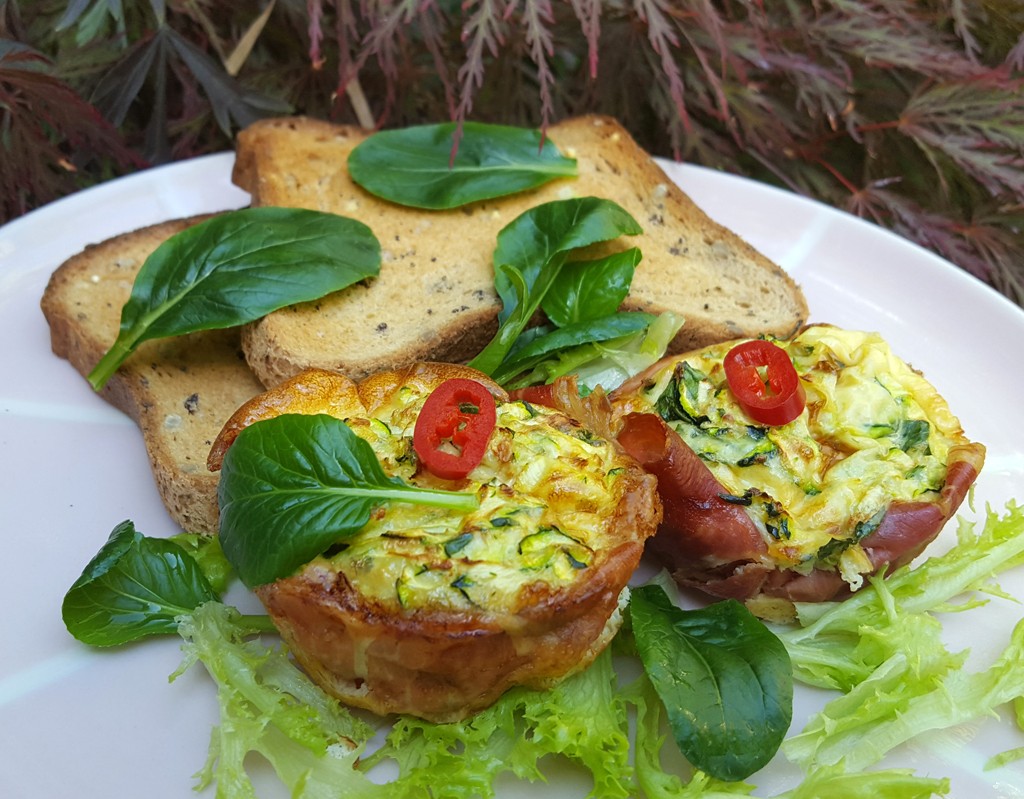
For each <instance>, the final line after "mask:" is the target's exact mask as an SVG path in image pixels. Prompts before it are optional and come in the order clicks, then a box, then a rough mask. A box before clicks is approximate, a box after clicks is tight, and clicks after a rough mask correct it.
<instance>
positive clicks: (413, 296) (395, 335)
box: [233, 116, 807, 386]
mask: <svg viewBox="0 0 1024 799" xmlns="http://www.w3.org/2000/svg"><path fill="white" fill-rule="evenodd" d="M548 135H549V136H550V138H551V139H552V141H554V142H555V144H557V145H558V146H559V148H560V149H561V150H562V152H563V153H564V154H566V155H570V156H573V157H575V158H576V159H577V160H578V170H579V176H578V177H576V178H568V179H562V180H557V181H555V182H553V183H550V184H548V185H546V186H544V187H542V188H540V189H537V190H534V191H530V192H526V193H523V194H519V195H514V196H512V197H508V198H503V199H499V200H494V201H488V202H480V203H476V204H473V205H470V206H467V207H465V208H461V209H455V210H452V211H424V210H417V209H411V208H405V207H402V206H398V205H395V204H392V203H389V202H386V201H383V200H380V199H377V198H376V197H374V196H372V195H371V194H369V193H368V192H366V191H364V190H363V189H361V188H360V187H358V186H357V185H355V184H354V183H353V182H352V181H351V180H350V178H349V177H348V172H347V169H346V159H347V157H348V154H349V152H351V150H352V149H353V148H354V147H355V146H356V145H357V144H358V143H359V142H361V141H362V140H363V139H364V138H366V136H367V133H366V132H365V131H363V130H362V129H360V128H356V127H349V126H338V125H332V124H329V123H326V122H321V121H317V120H312V119H307V118H301V117H297V118H296V117H293V118H284V119H270V120H263V121H260V122H256V123H255V124H253V125H251V126H250V127H249V128H247V129H246V130H244V131H242V132H241V133H240V134H239V136H238V141H237V147H236V150H237V160H236V163H235V169H234V175H233V179H234V181H235V183H236V184H237V185H239V186H240V187H241V188H243V189H245V190H246V191H248V192H250V194H251V195H252V203H253V205H279V206H290V207H302V208H312V209H316V210H321V211H329V212H333V213H337V214H342V215H345V216H351V217H354V218H356V219H359V220H361V221H362V222H365V223H366V224H368V225H369V226H370V228H371V229H372V230H373V231H374V233H375V234H376V235H377V237H378V238H379V239H380V242H381V246H382V252H383V264H382V266H381V272H380V276H379V277H378V278H377V279H375V280H373V281H368V282H366V283H365V284H362V285H360V286H357V287H354V288H350V289H347V290H346V291H344V292H340V293H337V294H334V295H331V296H329V297H327V298H324V299H323V300H320V301H318V302H315V303H306V304H303V305H297V306H293V307H291V308H287V309H284V310H281V311H277V312H275V313H272V314H270V315H268V316H267V317H265V318H264V319H262V320H261V321H259V322H256V323H254V324H252V325H250V326H248V327H247V328H246V329H245V331H244V333H243V336H242V345H243V349H244V351H245V353H246V358H247V359H248V361H249V364H250V366H251V367H252V369H253V371H255V372H256V374H257V375H258V376H259V378H260V379H261V381H263V383H265V384H266V385H268V386H271V385H274V384H276V383H278V382H280V381H281V380H283V379H285V378H288V377H290V376H292V375H294V374H296V373H297V372H298V371H300V370H301V369H303V368H304V367H307V366H315V367H320V368H327V369H337V370H340V371H343V372H345V373H346V374H348V375H349V376H351V377H352V378H354V379H357V380H358V379H361V378H362V377H364V376H366V375H367V374H370V373H372V372H375V371H378V370H380V369H385V368H397V367H401V366H405V365H408V364H409V363H412V362H415V361H419V360H424V359H431V360H447V361H454V362H462V361H466V360H468V359H469V358H471V357H472V356H473V355H475V354H476V353H477V352H478V351H479V350H480V349H481V348H482V347H483V346H484V345H485V344H486V343H487V341H488V340H489V339H490V338H491V336H492V335H493V334H494V331H495V329H496V324H497V322H496V317H497V313H498V311H499V309H500V301H499V300H498V298H497V296H496V294H495V292H494V289H493V280H494V268H493V263H492V260H491V259H492V254H493V251H494V246H495V243H496V240H497V234H498V232H499V231H500V230H501V228H503V227H504V226H505V225H507V224H508V223H509V222H511V221H512V220H513V219H514V218H515V217H517V216H518V215H519V214H520V213H522V212H523V211H525V210H527V209H528V208H530V207H532V206H535V205H538V204H540V203H543V202H547V201H550V200H556V199H563V198H568V197H572V196H577V197H583V196H599V197H604V198H607V199H611V200H615V201H616V202H618V203H619V204H620V205H622V206H623V207H624V208H626V210H628V211H629V212H630V213H631V214H632V215H633V216H634V217H635V218H636V220H637V221H638V222H639V223H640V224H641V226H642V227H643V228H644V234H643V235H641V236H637V237H635V238H630V239H629V245H630V246H632V245H636V246H638V247H640V249H641V250H642V252H643V261H642V262H641V264H640V266H639V267H638V268H637V271H636V276H635V277H634V280H633V286H632V290H631V292H630V296H629V298H628V299H627V301H626V303H625V305H624V308H626V309H629V310H643V311H649V312H655V313H656V312H659V311H664V310H669V311H674V312H676V313H679V314H681V315H682V316H683V317H684V318H685V324H684V325H683V327H682V329H681V330H680V332H679V334H678V335H677V337H676V339H675V340H674V341H673V343H672V346H671V348H670V351H671V352H682V351H687V350H691V349H695V348H698V347H702V346H705V345H707V344H710V343H713V342H716V341H723V340H727V339H732V338H739V337H743V336H752V335H757V334H760V333H771V334H774V335H777V336H788V335H790V334H792V333H794V332H795V331H796V330H797V329H798V328H799V327H800V325H802V324H803V323H804V322H805V321H806V319H807V304H806V301H805V300H804V297H803V294H802V292H801V291H800V288H799V287H798V286H797V285H796V284H795V283H794V282H793V280H792V279H791V278H790V277H789V276H788V275H787V274H786V273H785V272H784V271H783V270H782V269H781V268H779V267H778V266H776V265H775V264H774V263H772V262H771V261H769V260H768V259H767V258H765V257H764V256H762V255H761V254H760V253H758V252H757V251H755V250H754V249H753V248H752V247H750V246H749V245H748V244H747V243H746V242H744V241H742V240H741V239H740V238H739V237H738V236H736V235H735V234H734V233H732V232H731V231H729V230H727V229H726V228H724V227H722V226H721V225H719V224H717V223H716V222H714V221H712V220H711V219H710V218H709V217H708V216H707V215H706V214H704V213H703V212H702V211H701V210H700V209H699V208H698V207H697V206H696V205H695V204H694V203H693V202H692V201H691V200H690V199H689V197H687V196H686V195H685V194H684V193H683V192H682V191H681V190H680V189H679V188H678V187H677V186H676V185H675V184H674V183H673V182H672V181H671V180H670V179H669V178H668V177H667V175H665V173H664V171H663V170H662V169H661V168H660V167H659V166H658V164H657V163H656V162H655V161H654V160H653V159H652V158H651V157H650V156H649V155H648V154H647V153H646V152H645V151H644V150H642V149H641V148H640V147H639V146H638V145H637V144H636V142H635V141H634V140H633V139H632V138H631V137H630V135H629V134H628V133H627V132H626V130H625V129H624V128H622V126H621V125H619V124H618V123H617V122H616V121H614V120H612V119H610V118H607V117H600V116H585V117H577V118H574V119H570V120H567V121H565V122H561V123H559V124H557V125H554V126H552V127H551V128H550V129H549V131H548Z"/></svg>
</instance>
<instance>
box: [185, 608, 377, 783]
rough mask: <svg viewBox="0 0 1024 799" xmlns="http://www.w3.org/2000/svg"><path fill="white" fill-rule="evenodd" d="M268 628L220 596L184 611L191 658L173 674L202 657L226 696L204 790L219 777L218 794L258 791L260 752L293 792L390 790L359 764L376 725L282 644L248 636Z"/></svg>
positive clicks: (221, 695) (187, 653)
mask: <svg viewBox="0 0 1024 799" xmlns="http://www.w3.org/2000/svg"><path fill="white" fill-rule="evenodd" d="M263 631H264V628H263V627H261V626H250V625H249V622H248V619H247V618H245V617H242V616H241V615H240V614H239V613H238V611H237V610H235V609H234V608H231V607H228V606H226V605H223V604H221V603H219V602H207V603H205V604H203V605H200V606H199V607H198V608H196V609H195V610H194V611H193V612H192V613H191V614H189V615H187V616H183V617H181V622H180V626H179V633H180V634H181V636H182V638H183V639H184V644H183V646H182V650H183V652H184V653H185V658H184V660H183V662H182V664H181V666H180V667H179V668H178V670H177V671H175V672H174V674H172V675H171V679H172V680H174V679H175V678H176V677H178V676H179V675H181V674H182V673H184V672H185V671H186V670H187V669H188V668H189V667H190V666H192V665H193V664H195V663H196V662H197V661H200V662H202V664H203V665H204V666H205V667H206V670H207V671H208V672H209V673H210V676H211V677H212V678H213V681H214V682H215V683H216V685H217V698H218V701H219V703H220V718H221V723H220V725H219V726H218V727H216V728H215V729H214V730H213V732H212V736H211V740H210V750H209V757H208V759H207V762H206V764H205V765H204V766H203V768H202V770H201V771H200V772H199V773H198V774H197V775H196V776H197V778H198V785H197V789H202V788H205V787H206V786H208V785H210V784H212V783H216V786H217V798H218V799H249V797H255V795H256V794H255V790H254V788H253V785H252V782H251V780H250V777H249V775H248V773H247V772H246V769H245V760H246V757H247V756H248V755H249V753H251V752H256V753H259V754H261V755H263V757H265V758H266V759H267V760H268V761H269V762H270V764H271V765H272V766H273V767H274V770H275V771H276V772H277V775H278V777H279V778H280V779H281V781H282V782H283V783H284V784H285V785H286V786H288V788H289V789H290V790H291V793H292V795H293V796H300V795H301V796H302V797H304V799H328V797H337V796H340V795H344V796H346V797H350V799H372V798H375V797H385V796H389V795H390V794H388V793H387V792H386V790H385V789H383V788H382V787H381V786H379V785H375V784H374V783H372V782H371V781H370V780H369V779H368V778H367V777H366V775H364V774H363V773H361V772H359V771H357V770H356V769H355V768H354V766H355V763H356V761H357V758H358V757H359V755H360V754H361V751H362V748H363V745H364V744H365V742H366V741H367V740H369V738H370V736H371V734H372V732H373V731H372V730H371V728H370V727H369V726H368V725H366V724H365V723H364V722H362V721H360V720H358V719H356V718H355V717H354V716H352V715H351V714H350V713H349V712H348V711H347V710H346V709H344V708H343V707H342V706H341V705H340V704H339V703H338V702H337V701H335V700H334V699H332V698H331V697H329V696H328V695H327V694H325V693H324V692H323V691H322V690H321V689H320V688H318V687H317V686H316V685H314V684H313V683H312V682H311V681H310V680H309V679H308V678H307V677H306V676H305V675H304V674H303V673H302V672H301V671H299V669H298V668H296V667H295V665H294V664H293V663H292V662H291V660H290V659H289V658H288V656H287V654H286V653H285V651H284V650H283V649H282V648H281V647H274V648H271V647H267V646H266V645H265V644H264V643H263V642H262V641H260V640H247V639H248V637H249V636H250V635H252V634H253V633H258V632H263Z"/></svg>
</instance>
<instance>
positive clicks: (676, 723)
mask: <svg viewBox="0 0 1024 799" xmlns="http://www.w3.org/2000/svg"><path fill="white" fill-rule="evenodd" d="M629 610H630V618H631V619H632V626H633V634H634V636H635V639H636V646H637V650H638V652H639V654H640V659H641V660H642V661H643V664H644V670H645V671H646V673H647V676H648V677H649V678H650V680H651V682H652V683H653V685H654V688H655V690H656V691H657V693H658V695H659V696H660V697H661V701H662V703H663V704H664V705H665V709H666V712H667V715H668V721H669V726H670V728H671V730H672V735H673V737H674V738H675V740H676V743H677V744H678V745H679V749H680V751H681V752H682V753H683V754H684V755H685V756H686V758H687V759H688V760H689V761H690V763H691V764H693V765H694V766H695V767H696V768H698V769H700V770H701V771H705V772H707V773H708V774H710V775H712V776H713V777H716V778H718V779H722V780H729V781H736V780H742V779H745V778H747V777H749V776H750V775H751V774H753V773H754V772H756V771H758V770H759V769H761V768H762V767H763V766H764V765H765V764H766V763H768V761H769V760H771V759H772V757H773V756H774V755H775V753H776V752H777V751H778V749H779V746H780V745H781V744H782V740H783V738H784V737H785V735H786V732H787V731H788V729H789V724H790V721H791V720H792V715H793V674H792V669H791V666H790V661H789V655H788V654H787V653H786V648H785V647H784V646H783V645H782V642H781V641H779V639H778V638H777V637H776V636H775V635H774V634H772V633H771V632H770V631H769V630H768V628H767V627H765V626H764V625H763V624H762V623H761V622H759V621H758V620H757V619H756V618H755V617H754V616H753V615H752V614H751V613H750V612H749V611H748V610H747V609H746V608H745V607H744V606H743V605H742V604H740V603H739V602H736V601H735V600H726V601H724V602H717V603H715V604H713V605H710V606H708V607H707V608H703V609H701V610H691V611H686V610H682V609H681V608H678V607H676V606H675V605H673V604H672V602H671V601H670V600H669V598H668V595H667V594H666V593H665V591H664V589H663V588H661V586H658V585H646V586H640V587H638V588H635V589H634V590H633V591H632V593H631V595H630V603H629Z"/></svg>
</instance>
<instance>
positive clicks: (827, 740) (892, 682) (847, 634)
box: [779, 502, 1024, 772]
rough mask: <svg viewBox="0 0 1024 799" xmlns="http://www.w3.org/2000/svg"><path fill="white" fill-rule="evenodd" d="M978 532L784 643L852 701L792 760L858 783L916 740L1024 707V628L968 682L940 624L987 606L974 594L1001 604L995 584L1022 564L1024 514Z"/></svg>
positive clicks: (1012, 509) (820, 717)
mask: <svg viewBox="0 0 1024 799" xmlns="http://www.w3.org/2000/svg"><path fill="white" fill-rule="evenodd" d="M976 528H977V525H976V523H974V522H971V521H967V520H965V519H963V518H961V519H960V524H959V528H958V543H957V545H956V546H954V547H953V548H952V549H950V550H949V551H948V552H946V553H945V554H942V555H937V556H934V557H932V558H929V559H928V560H926V561H925V562H924V563H922V564H921V565H920V566H917V567H916V568H914V569H910V568H907V567H904V568H902V569H899V570H897V571H896V572H895V573H894V574H893V575H892V577H890V578H889V579H888V580H874V581H872V583H871V585H870V586H868V587H866V588H864V589H862V590H861V591H860V592H858V593H857V594H855V595H854V596H853V597H852V598H850V599H849V600H847V601H846V602H843V603H837V604H832V605H831V606H828V607H824V608H818V609H816V610H814V611H811V609H810V608H801V611H803V612H802V615H801V621H802V622H807V623H806V625H805V626H803V627H799V628H795V629H790V630H781V631H780V632H779V637H780V638H781V639H782V641H783V642H784V643H785V644H786V646H787V648H788V649H789V652H790V657H791V659H792V661H793V664H794V672H795V674H796V676H797V677H798V679H801V680H803V681H804V682H809V683H811V684H814V685H822V686H826V687H831V688H839V689H841V690H842V691H843V692H844V694H843V695H842V696H840V697H838V698H837V699H834V700H833V701H831V702H830V703H828V704H827V705H826V706H825V708H824V709H823V710H822V711H821V712H820V713H819V714H817V715H816V716H815V717H813V718H812V719H811V720H810V721H809V722H808V724H807V726H806V727H805V728H804V730H803V731H802V732H801V733H799V734H798V735H795V736H793V737H791V738H789V739H787V740H786V741H785V742H784V743H783V745H782V751H783V752H784V754H785V755H786V756H787V757H788V758H790V759H791V760H792V761H794V762H796V763H798V764H799V765H801V766H802V767H804V768H805V769H814V768H817V767H820V766H831V765H835V764H840V763H841V764H842V765H843V767H844V768H845V770H847V771H849V772H856V771H859V770H862V769H864V768H866V767H867V766H870V765H872V764H874V763H876V762H877V761H879V760H880V759H881V758H882V757H884V756H885V755H886V754H887V753H888V752H890V751H891V750H892V749H893V748H895V747H897V746H899V745H900V744H903V743H905V742H907V741H909V740H910V739H911V738H914V737H915V736H917V735H920V734H922V733H925V732H928V731H932V730H937V729H943V728H947V727H951V726H954V725H956V724H960V723H962V722H965V721H969V720H972V719H977V718H980V717H983V716H985V715H992V714H994V713H995V710H996V708H997V707H999V706H1000V705H1003V704H1006V703H1010V702H1015V701H1016V700H1017V699H1018V698H1019V697H1021V696H1022V695H1024V621H1022V622H1020V623H1018V624H1017V626H1016V628H1015V629H1014V631H1013V633H1012V636H1011V638H1010V641H1009V644H1008V646H1007V648H1006V649H1005V651H1004V652H1003V654H1002V655H1001V656H1000V658H999V659H998V660H997V661H996V662H995V663H993V664H992V665H991V666H990V667H989V668H988V669H986V670H984V671H981V672H970V671H967V670H966V669H965V668H964V663H965V661H966V658H967V654H968V653H967V652H966V651H964V652H958V653H951V652H950V651H949V650H948V649H947V648H946V646H945V645H944V644H943V642H942V640H941V623H940V622H939V620H938V619H937V618H936V617H935V616H934V615H933V614H934V613H940V612H949V611H955V610H956V611H960V610H965V609H968V608H975V607H978V606H979V605H981V604H984V601H985V600H984V599H983V598H980V597H978V596H976V595H971V594H972V592H974V593H975V594H977V593H983V592H988V593H995V594H1001V591H1000V590H999V589H998V586H995V585H994V584H993V583H992V582H991V580H992V579H993V576H994V575H995V574H996V573H998V572H999V571H1002V570H1005V569H1008V568H1011V567H1013V566H1017V565H1020V564H1021V563H1024V508H1022V507H1021V506H1019V505H1018V504H1016V503H1014V502H1011V503H1008V504H1007V509H1006V513H1005V514H1004V515H1003V516H999V515H998V514H996V513H995V512H993V511H992V510H991V509H989V511H988V513H987V515H986V518H985V523H984V526H983V528H982V529H981V531H980V532H977V531H976ZM961 595H967V598H966V599H963V598H962V599H961V600H960V602H959V604H952V600H954V599H955V598H957V597H958V596H961Z"/></svg>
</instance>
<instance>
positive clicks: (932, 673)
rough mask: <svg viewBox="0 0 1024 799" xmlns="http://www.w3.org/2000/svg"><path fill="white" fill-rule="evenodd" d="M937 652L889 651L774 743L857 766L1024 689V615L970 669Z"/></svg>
mask: <svg viewBox="0 0 1024 799" xmlns="http://www.w3.org/2000/svg"><path fill="white" fill-rule="evenodd" d="M948 661H949V658H944V657H943V656H942V655H937V656H936V657H934V658H933V662H932V664H925V665H924V666H923V667H920V668H919V667H917V666H916V665H914V664H911V663H908V662H907V661H906V658H905V656H903V655H902V654H896V655H894V656H893V657H892V658H891V659H890V660H889V661H887V662H886V663H885V664H883V665H882V666H881V667H880V668H879V669H877V670H876V672H875V673H874V674H872V675H871V676H870V677H869V678H868V679H866V680H864V681H863V682H861V683H860V684H859V685H857V686H856V687H855V688H854V689H853V690H851V691H850V692H849V693H847V694H845V695H844V696H842V697H840V698H838V699H835V700H833V701H832V702H830V703H829V704H828V705H826V706H825V709H824V710H823V711H822V712H821V713H819V714H818V715H817V716H815V717H814V718H813V719H812V720H811V721H810V722H809V723H808V725H807V727H806V728H805V729H804V731H803V732H801V733H800V734H799V735H796V736H793V737H792V738H789V739H788V740H787V741H785V742H784V743H783V745H782V750H783V752H784V753H785V754H786V756H787V757H789V758H790V759H791V760H793V761H795V762H796V763H799V764H800V765H801V766H804V767H808V766H811V767H813V766H815V765H822V764H824V765H832V764H836V763H840V762H841V763H842V764H843V766H844V767H845V768H846V769H847V770H848V771H851V772H853V771H859V770H861V769H864V768H866V767H868V766H870V765H872V764H874V763H876V762H878V761H879V760H881V759H882V758H883V757H884V756H885V755H886V754H887V753H888V752H890V751H891V750H892V749H893V748H895V747H896V746H899V745H900V744H903V743H906V742H907V741H909V740H910V739H911V738H914V737H915V736H917V735H920V734H922V733H925V732H929V731H931V730H938V729H944V728H946V727H952V726H955V725H957V724H960V723H963V722H966V721H970V720H972V719H977V718H981V717H983V716H986V715H991V714H993V713H994V712H995V709H996V708H997V707H999V706H1000V705H1002V704H1005V703H1007V702H1010V701H1012V700H1013V699H1015V698H1016V697H1018V696H1021V695H1024V621H1021V622H1019V623H1018V624H1017V626H1016V627H1015V628H1014V630H1013V634H1012V636H1011V640H1010V645H1009V646H1008V647H1007V648H1006V651H1005V652H1004V653H1003V654H1002V656H1001V657H1000V658H999V659H998V660H997V661H996V662H995V663H994V664H993V665H992V666H991V667H989V668H988V669H986V670H985V671H982V672H977V673H972V672H967V671H964V670H962V669H960V668H957V667H954V666H951V665H950V664H949V662H948Z"/></svg>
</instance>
